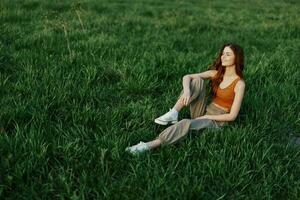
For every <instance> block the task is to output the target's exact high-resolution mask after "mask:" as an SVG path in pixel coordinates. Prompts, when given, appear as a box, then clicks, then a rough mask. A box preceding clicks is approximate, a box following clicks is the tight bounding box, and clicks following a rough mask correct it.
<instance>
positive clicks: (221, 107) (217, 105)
mask: <svg viewBox="0 0 300 200" xmlns="http://www.w3.org/2000/svg"><path fill="white" fill-rule="evenodd" d="M212 103H213V104H214V105H215V106H216V107H218V108H220V109H222V110H224V111H226V112H229V110H228V109H227V108H224V107H223V106H220V105H219V104H216V103H214V102H212Z"/></svg>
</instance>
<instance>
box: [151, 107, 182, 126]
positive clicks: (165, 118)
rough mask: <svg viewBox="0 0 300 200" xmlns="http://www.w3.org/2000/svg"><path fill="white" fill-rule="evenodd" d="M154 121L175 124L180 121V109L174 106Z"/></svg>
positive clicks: (162, 123) (161, 123)
mask: <svg viewBox="0 0 300 200" xmlns="http://www.w3.org/2000/svg"><path fill="white" fill-rule="evenodd" d="M154 122H155V123H157V124H160V125H168V124H169V123H171V124H175V123H176V122H178V111H177V110H175V109H174V108H173V109H170V111H169V112H167V113H166V114H164V115H162V116H160V117H158V118H156V119H155V120H154Z"/></svg>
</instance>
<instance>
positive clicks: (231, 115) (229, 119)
mask: <svg viewBox="0 0 300 200" xmlns="http://www.w3.org/2000/svg"><path fill="white" fill-rule="evenodd" d="M236 117H237V115H234V114H229V118H228V121H234V120H235V119H236Z"/></svg>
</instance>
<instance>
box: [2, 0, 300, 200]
mask: <svg viewBox="0 0 300 200" xmlns="http://www.w3.org/2000/svg"><path fill="white" fill-rule="evenodd" d="M299 9H300V4H299V2H298V1H296V0H294V1H293V0H290V1H288V0H286V1H282V0H281V1H271V0H269V1H267V0H266V1H259V0H256V1H251V2H246V1H221V0H218V1H213V2H207V1H179V0H177V1H158V0H149V1H148V0H147V1H145V0H143V1H129V0H128V1H96V0H82V1H34V0H26V1H17V0H14V1H10V0H2V1H1V2H0V72H1V74H0V88H1V98H0V102H1V112H0V127H1V128H2V131H1V134H0V153H1V159H0V198H1V199H65V198H67V199H91V198H94V199H191V198H197V199H300V189H299V188H300V179H299V174H300V165H299V158H300V151H299V148H298V147H294V146H293V145H292V144H291V143H290V142H289V137H290V135H291V134H293V135H296V136H300V131H299V130H300V126H299V124H300V115H299V113H300V112H299V111H300V103H299V102H300V101H299V99H300V98H299V91H300V82H299V80H300V79H299V77H300V70H299V60H298V57H299V55H300V52H299V49H300V48H299V44H300V29H299V28H300V20H299V14H298V10H299ZM225 42H236V43H238V44H240V45H241V46H243V47H244V50H245V64H246V68H245V71H244V75H245V80H246V84H247V86H246V87H247V88H246V95H245V99H244V102H243V105H242V109H241V111H240V114H239V117H238V119H237V120H236V122H235V123H234V124H232V125H231V126H230V127H226V128H225V129H224V130H222V131H220V132H216V131H212V130H204V131H199V132H192V134H191V135H190V136H189V137H188V138H186V139H184V140H182V141H181V142H179V143H178V144H176V145H172V146H169V147H165V148H159V149H157V150H154V151H152V152H150V153H146V154H144V155H141V156H137V157H132V156H130V155H128V154H126V153H125V152H124V149H125V148H126V147H127V146H128V145H133V144H135V143H137V142H139V141H140V140H143V141H147V140H150V139H153V138H155V137H156V136H157V135H158V134H159V133H160V132H161V131H162V130H163V127H160V126H157V125H156V124H154V123H153V119H154V118H156V117H157V116H159V115H161V114H163V113H164V112H166V111H168V109H169V108H170V107H171V106H172V105H173V104H174V102H175V101H176V99H177V96H178V94H179V92H180V90H181V89H182V77H183V75H185V74H188V73H197V72H200V71H204V70H206V69H207V68H208V65H209V64H211V62H212V60H213V59H214V58H215V57H216V55H217V51H218V50H219V48H220V46H221V45H222V44H223V43H225ZM188 117H189V113H188V109H185V110H184V111H183V112H182V113H181V114H180V118H181V119H183V118H188ZM3 129H4V130H3Z"/></svg>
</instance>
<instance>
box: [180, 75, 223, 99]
mask: <svg viewBox="0 0 300 200" xmlns="http://www.w3.org/2000/svg"><path fill="white" fill-rule="evenodd" d="M217 72H218V71H217V70H208V71H205V72H202V73H198V74H187V75H185V76H184V77H183V78H182V85H183V95H182V99H181V101H182V103H183V105H187V103H188V101H189V98H190V96H191V92H190V82H191V80H192V79H196V78H203V79H209V78H212V77H214V76H215V75H216V74H217Z"/></svg>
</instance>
